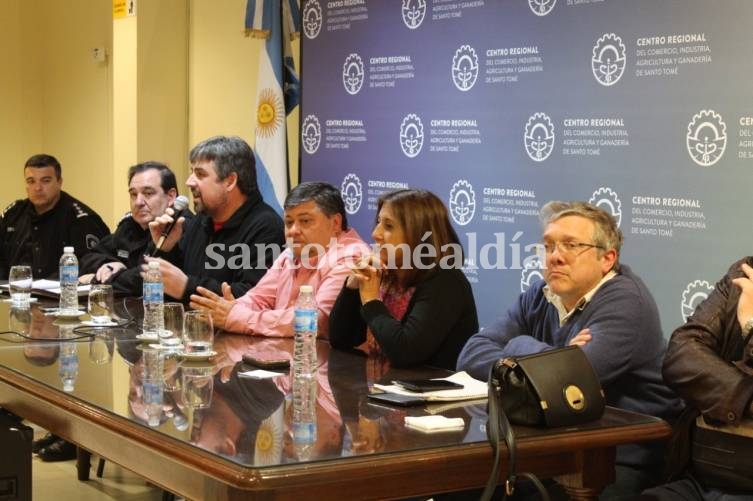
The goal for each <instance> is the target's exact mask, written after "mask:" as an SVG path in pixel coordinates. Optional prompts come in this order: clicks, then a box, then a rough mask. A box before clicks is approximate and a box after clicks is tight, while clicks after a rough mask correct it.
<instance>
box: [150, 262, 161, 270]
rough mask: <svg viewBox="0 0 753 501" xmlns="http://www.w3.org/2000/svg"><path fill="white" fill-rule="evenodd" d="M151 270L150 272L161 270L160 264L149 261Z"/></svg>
mask: <svg viewBox="0 0 753 501" xmlns="http://www.w3.org/2000/svg"><path fill="white" fill-rule="evenodd" d="M149 269H150V270H159V262H157V261H149Z"/></svg>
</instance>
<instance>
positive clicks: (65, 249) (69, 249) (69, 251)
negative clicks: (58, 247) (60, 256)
mask: <svg viewBox="0 0 753 501" xmlns="http://www.w3.org/2000/svg"><path fill="white" fill-rule="evenodd" d="M63 252H64V253H65V254H73V246H71V245H66V246H65V247H63Z"/></svg>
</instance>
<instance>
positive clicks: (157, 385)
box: [142, 379, 164, 427]
mask: <svg viewBox="0 0 753 501" xmlns="http://www.w3.org/2000/svg"><path fill="white" fill-rule="evenodd" d="M142 390H143V392H144V405H146V415H147V422H148V423H149V426H152V427H156V426H159V423H160V418H161V417H162V399H163V397H164V393H163V390H164V388H163V385H162V380H160V379H144V380H143V381H142Z"/></svg>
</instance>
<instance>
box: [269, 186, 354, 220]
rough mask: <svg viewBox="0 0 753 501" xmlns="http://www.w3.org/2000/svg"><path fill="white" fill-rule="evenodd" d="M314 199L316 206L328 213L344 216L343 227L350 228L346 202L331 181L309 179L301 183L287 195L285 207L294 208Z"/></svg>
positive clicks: (328, 214) (286, 208)
mask: <svg viewBox="0 0 753 501" xmlns="http://www.w3.org/2000/svg"><path fill="white" fill-rule="evenodd" d="M311 200H313V201H314V203H316V206H317V207H319V209H320V210H321V211H322V212H323V213H325V214H326V215H327V217H332V216H334V215H335V214H340V215H341V216H342V221H343V222H342V229H343V230H347V229H348V216H347V214H346V213H345V202H343V197H342V194H341V193H340V190H338V189H337V188H335V187H334V186H332V185H331V184H329V183H325V182H322V181H308V182H306V183H301V184H299V185H298V186H296V187H295V188H293V189H292V190H290V193H288V196H287V197H285V204H284V207H283V208H284V209H285V210H288V209H292V208H293V207H298V206H299V205H301V204H304V203H306V202H309V201H311Z"/></svg>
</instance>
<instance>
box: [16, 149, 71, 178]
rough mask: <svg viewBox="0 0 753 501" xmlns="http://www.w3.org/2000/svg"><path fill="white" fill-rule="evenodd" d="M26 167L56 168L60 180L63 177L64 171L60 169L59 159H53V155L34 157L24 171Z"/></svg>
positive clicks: (25, 165) (29, 160)
mask: <svg viewBox="0 0 753 501" xmlns="http://www.w3.org/2000/svg"><path fill="white" fill-rule="evenodd" d="M26 167H54V168H55V175H56V176H57V178H58V179H60V176H62V175H63V169H62V168H61V167H60V162H58V159H57V158H55V157H53V156H52V155H47V154H45V153H40V154H39V155H32V156H31V157H30V158H29V159H28V160H27V161H26V163H25V164H24V169H25V168H26Z"/></svg>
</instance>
